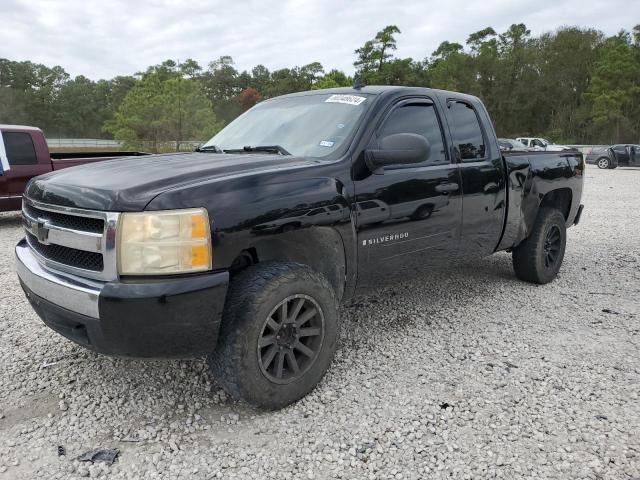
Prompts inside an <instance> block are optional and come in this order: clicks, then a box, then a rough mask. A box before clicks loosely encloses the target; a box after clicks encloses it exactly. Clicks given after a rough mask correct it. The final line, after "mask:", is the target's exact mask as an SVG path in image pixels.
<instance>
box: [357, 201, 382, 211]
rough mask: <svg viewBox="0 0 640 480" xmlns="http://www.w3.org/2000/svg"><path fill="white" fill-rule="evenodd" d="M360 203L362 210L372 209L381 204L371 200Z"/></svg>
mask: <svg viewBox="0 0 640 480" xmlns="http://www.w3.org/2000/svg"><path fill="white" fill-rule="evenodd" d="M359 205H360V208H361V209H362V210H370V209H372V208H378V207H379V206H380V205H378V204H377V203H376V202H372V201H371V200H367V201H366V202H360V203H359Z"/></svg>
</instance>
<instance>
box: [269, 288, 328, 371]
mask: <svg viewBox="0 0 640 480" xmlns="http://www.w3.org/2000/svg"><path fill="white" fill-rule="evenodd" d="M323 339H324V315H323V313H322V309H321V308H320V306H319V305H318V303H317V302H316V301H315V300H314V299H313V298H311V297H309V296H307V295H302V294H297V295H291V296H289V297H287V298H285V299H284V300H282V301H281V302H280V303H279V304H278V305H276V307H275V308H274V309H273V310H272V311H271V313H270V314H269V316H268V317H267V319H266V320H265V322H264V324H263V327H262V333H261V335H260V338H259V340H258V359H259V363H260V370H261V371H262V373H263V375H264V376H265V377H266V378H267V379H268V380H269V381H271V382H274V383H280V384H286V383H290V382H293V381H295V380H297V379H298V378H300V377H302V376H303V375H304V374H305V373H306V372H307V370H309V368H310V367H311V366H312V365H313V363H314V361H315V360H316V358H317V357H318V353H319V352H320V350H321V349H322V342H323Z"/></svg>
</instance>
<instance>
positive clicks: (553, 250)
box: [543, 225, 562, 268]
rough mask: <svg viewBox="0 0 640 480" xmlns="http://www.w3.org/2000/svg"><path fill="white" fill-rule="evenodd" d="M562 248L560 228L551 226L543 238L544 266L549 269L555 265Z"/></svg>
mask: <svg viewBox="0 0 640 480" xmlns="http://www.w3.org/2000/svg"><path fill="white" fill-rule="evenodd" d="M561 248H562V236H561V234H560V228H559V227H558V226H557V225H551V226H550V227H549V229H548V230H547V234H546V235H545V238H544V246H543V251H544V266H545V267H546V268H551V267H554V266H555V265H556V262H557V261H558V259H559V258H560V255H559V254H560V250H561Z"/></svg>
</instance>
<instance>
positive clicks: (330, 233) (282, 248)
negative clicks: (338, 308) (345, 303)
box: [233, 227, 346, 300]
mask: <svg viewBox="0 0 640 480" xmlns="http://www.w3.org/2000/svg"><path fill="white" fill-rule="evenodd" d="M262 262H296V263H301V264H303V265H307V266H309V267H310V268H312V269H313V270H315V271H316V272H318V273H321V274H322V275H324V276H325V277H326V278H327V280H328V281H329V283H330V284H331V286H332V287H333V289H334V291H335V294H336V298H338V300H340V299H341V298H342V296H343V294H344V291H345V281H346V257H345V248H344V243H343V240H342V237H341V235H340V234H339V233H338V232H337V231H336V230H335V229H333V228H331V227H313V228H303V229H300V230H294V231H291V232H284V233H281V234H278V235H272V236H270V237H267V238H264V239H258V240H256V241H255V242H253V243H252V244H251V246H250V247H249V248H246V249H244V250H242V252H240V253H239V255H238V256H237V257H236V259H235V260H234V262H233V264H234V265H236V268H235V271H236V273H237V272H239V271H241V270H243V269H244V268H245V267H247V266H249V265H252V264H256V263H262Z"/></svg>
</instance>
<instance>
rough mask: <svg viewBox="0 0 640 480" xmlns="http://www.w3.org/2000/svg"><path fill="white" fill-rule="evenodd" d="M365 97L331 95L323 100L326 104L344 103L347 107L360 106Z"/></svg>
mask: <svg viewBox="0 0 640 480" xmlns="http://www.w3.org/2000/svg"><path fill="white" fill-rule="evenodd" d="M366 99H367V97H359V96H358V95H331V96H330V97H329V98H327V99H326V100H325V102H326V103H346V104H347V105H360V104H361V103H362V102H364V101H365V100H366Z"/></svg>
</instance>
